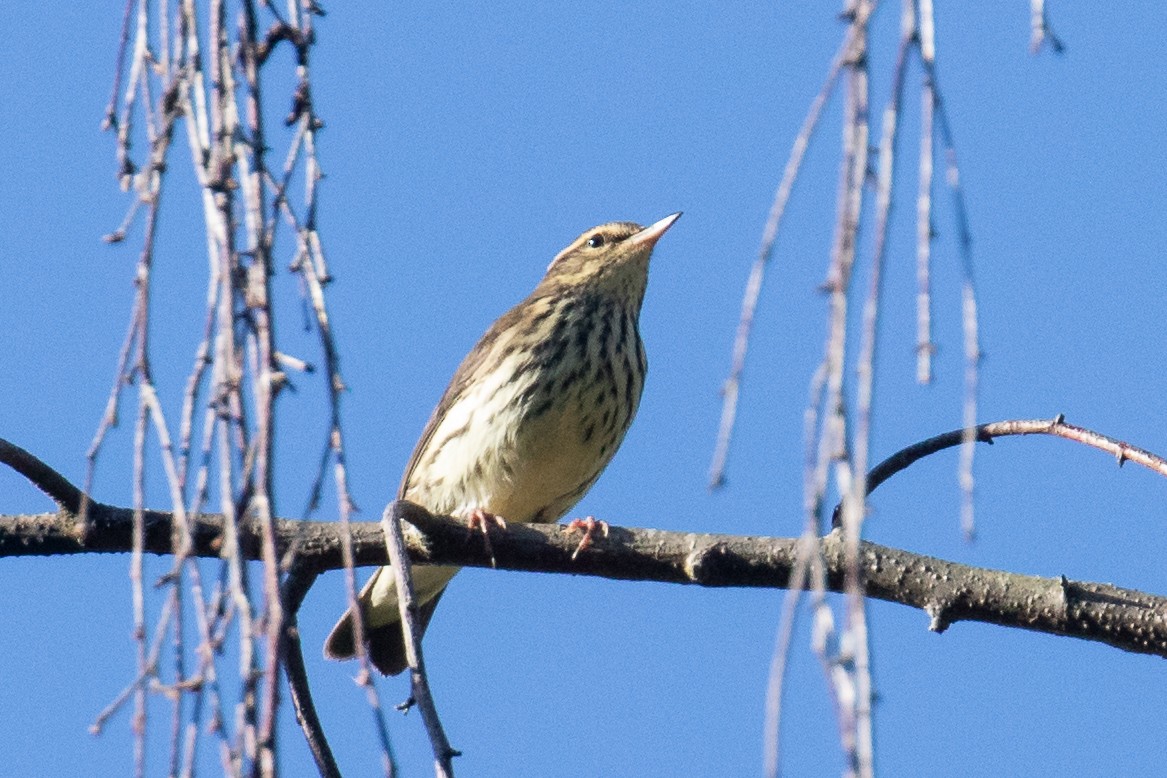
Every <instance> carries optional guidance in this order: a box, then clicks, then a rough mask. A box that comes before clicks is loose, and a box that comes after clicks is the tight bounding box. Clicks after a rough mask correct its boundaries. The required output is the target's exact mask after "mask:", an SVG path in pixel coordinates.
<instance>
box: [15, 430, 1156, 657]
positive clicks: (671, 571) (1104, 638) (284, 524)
mask: <svg viewBox="0 0 1167 778" xmlns="http://www.w3.org/2000/svg"><path fill="white" fill-rule="evenodd" d="M1038 432H1044V433H1047V434H1055V435H1061V436H1064V437H1068V438H1071V439H1073V440H1076V441H1078V442H1085V443H1089V444H1092V445H1096V446H1098V447H1099V448H1102V449H1103V450H1108V451H1109V450H1112V449H1114V448H1115V447H1117V449H1116V450H1117V451H1118V454H1117V455H1118V456H1119V457H1120V459H1119V461H1120V462H1121V461H1123V460H1128V459H1129V460H1132V461H1138V462H1140V463H1141V464H1145V465H1146V466H1148V467H1151V468H1152V469H1155V470H1159V471H1160V472H1162V470H1163V468H1162V460H1161V459H1159V458H1158V457H1156V456H1155V455H1153V454H1149V453H1148V452H1144V451H1142V450H1141V449H1137V448H1134V447H1132V446H1130V445H1129V444H1126V443H1122V442H1121V441H1113V440H1111V439H1108V438H1104V437H1103V436H1100V435H1098V434H1097V433H1093V432H1091V431H1089V430H1083V429H1081V428H1078V427H1071V426H1070V425H1066V424H1065V423H1064V422H1063V421H1062V419H1061V417H1058V418H1056V419H1054V420H1052V421H1045V422H1037V421H1035V422H998V423H995V424H990V425H983V426H982V427H980V428H978V437H980V438H982V439H985V438H991V437H995V436H998V435H1003V434H1033V433H1038ZM958 440H959V432H958V431H955V432H953V433H949V434H948V435H942V436H937V437H936V438H933V439H931V440H929V441H925V442H924V443H922V444H918V445H917V446H914V447H911V448H910V449H905V452H908V453H905V452H900V453H899V454H896V455H893V456H892V457H890V458H889V459H888V460H887V461H886V462H885V463H884V464H881V465H879V466H877V467H876V468H875V469H874V470H873V471H872V474H871V477H870V478H869V486H872V487H874V485H877V484H878V483H879V482H880V481H881V480H883V478H886V477H887V475H888V474H890V472H892V471H895V470H899V469H903V467H906V466H907V465H908V464H910V463H911V462H913V461H916V460H917V459H919V458H920V457H921V456H924V455H926V454H927V453H932V452H934V451H936V450H939V449H941V448H943V447H945V446H946V445H952V443H953V442H954V441H958ZM0 462H4V463H6V464H8V465H10V466H12V467H13V469H15V470H16V471H17V472H20V473H21V474H23V475H25V476H26V477H27V478H29V480H30V481H32V482H33V483H34V484H36V485H37V486H38V487H40V488H41V489H42V490H43V491H45V492H46V493H48V494H49V495H50V496H51V497H53V498H54V499H55V500H57V501H58V504H59V505H61V506H62V507H61V509H60V510H59V511H58V512H57V513H39V514H30V515H2V514H0V557H7V556H55V555H62V554H86V553H125V552H128V551H130V549H131V548H132V546H133V537H132V536H133V527H134V519H133V516H134V512H133V510H131V509H129V508H119V507H115V506H110V505H105V504H103V503H97V502H91V503H90V504H89V505H88V511H87V514H86V519H85V520H84V521H81V520H80V519H79V518H78V516H77V513H76V512H75V508H76V505H77V504H78V503H79V502H80V500H79V499H78V495H79V494H80V492H78V491H77V490H76V489H75V487H73V486H72V485H71V484H69V483H68V481H66V480H65V479H64V478H63V477H62V476H61V475H60V474H58V473H56V472H55V471H53V470H52V468H49V467H48V466H47V465H45V464H43V463H41V462H39V460H36V458H35V457H33V456H32V455H31V454H28V453H27V452H25V451H23V450H22V449H20V448H18V447H16V446H13V445H11V444H8V443H5V442H3V441H0ZM893 463H894V464H893ZM882 470H886V471H887V472H882V477H880V474H881V471H882ZM401 510H402V513H401V515H402V517H403V518H404V519H405V520H406V521H407V522H408V523H409V525H408V526H406V527H405V529H406V533H405V542H406V549H407V551H408V553H409V556H410V558H411V559H412V561H413V562H415V563H419V564H456V565H461V566H467V567H498V568H501V569H504V570H523V571H532V572H548V573H568V574H573V575H593V576H598V577H602V578H614V579H620V580H629V581H661V582H666V583H680V584H694V585H698V586H715V587H729V586H740V587H765V588H779V589H781V588H785V587H786V586H787V585H788V583H789V581H790V577H791V574H792V570H793V568H794V566H795V564H796V563H797V559H798V544H799V539H798V538H767V537H742V536H736V535H710V534H697V533H686V532H666V531H663V530H654V529H631V528H624V527H612V528H611V531H610V533H609V535H608V536H607V537H604V538H598V539H597V540H596V543H595V544H594V545H592V546H591V547H589V548H588V549H587V550H586V551H584V552H583V553H582V554H579V555H578V557H576V556H575V552H576V549H577V548H578V546H579V538H578V536H577V535H575V534H573V533H571V532H569V531H567V530H566V529H565V528H564V527H561V526H557V525H550V526H548V525H541V526H540V525H522V524H515V525H511V526H510V528H509V529H508V530H507V531H506V532H502V533H496V535H495V536H494V537H493V538H492V542H491V544H492V546H493V549H492V550H493V554H492V553H490V552H488V551H487V550H486V548H485V547H484V545H483V544H482V543H481V541H480V539H479V538H478V536H476V535H471V534H470V533H468V532H467V530H466V526H465V525H464V524H462V523H461V522H457V521H454V520H452V519H450V518H449V517H441V516H433V515H431V514H429V513H428V512H427V511H425V510H424V509H422V508H420V507H418V506H416V505H413V504H410V503H403V504H402V506H401ZM143 523H144V538H143V539H142V548H143V550H144V551H145V552H146V553H152V554H170V553H171V543H172V537H173V536H172V534H171V523H172V516H171V514H170V513H167V512H163V511H146V512H145V515H144V517H143ZM189 523H190V527H191V548H190V549H189V551H188V553H189V554H191V555H194V556H202V557H216V556H219V553H220V550H221V545H222V533H223V528H224V526H223V517H222V516H221V515H218V514H201V515H198V516H193V517H190V518H189ZM274 533H275V537H274V540H275V544H276V550H277V554H278V556H279V558H282V559H284V560H285V562H287V561H289V560H292V559H294V560H295V564H296V565H297V567H299V568H300V569H301V570H302V571H304V572H307V573H311V572H324V571H327V570H339V569H341V568H343V566H344V561H343V559H342V555H341V531H340V527H339V525H338V524H336V523H331V522H320V521H299V520H294V519H279V520H276V522H275V526H274ZM352 541H353V557H354V560H355V562H356V564H357V565H362V566H367V565H384V564H386V562H387V561H388V558H387V555H386V552H385V540H384V536H383V534H382V531H381V526H380V524H378V523H376V522H364V523H357V524H353V525H352ZM238 543H239V551H240V554H241V555H242V557H243V558H244V559H248V560H255V561H258V560H261V559H262V558H263V554H262V535H261V527H260V525H259V523H258V522H255V521H252V520H246V521H242V522H240V524H239V535H238ZM818 543H819V545H820V549H819V551H820V553H821V554H822V559H823V561H824V565H825V567H826V575H827V586H828V588H829V589H831V590H832V591H836V592H838V591H842V590H843V580H844V574H845V567H846V564H845V560H844V552H843V543H842V539H841V538H840V537H839V533H838V532H832V533H831V534H829V535H827V536H826V537H824V538H820V539H819V540H818ZM859 562H860V566H861V568H862V579H863V585H864V589H865V591H866V594H867V595H868V596H870V597H874V598H876V599H880V600H886V601H888V602H898V603H901V604H903V605H909V606H912V607H916V608H920V609H921V610H924V611H925V612H926V613H928V614H929V616H930V617H931V624H930V627H931V629H933V630H935V631H938V632H939V631H943V630H944V629H945V628H947V626H948V625H949V624H951V623H953V622H956V621H982V622H987V623H990V624H1000V625H1002V626H1008V627H1017V628H1021V629H1028V630H1033V631H1036V632H1045V633H1048V634H1053V635H1067V636H1070V637H1078V638H1082V639H1085V640H1093V641H1097V642H1101V643H1106V644H1109V645H1112V646H1115V647H1116V648H1121V649H1123V650H1124V651H1132V652H1136V653H1143V654H1155V655H1157V656H1164V657H1167V597H1161V596H1157V595H1153V594H1147V593H1144V592H1139V591H1135V590H1132V589H1122V588H1119V587H1117V586H1111V585H1109V584H1099V583H1087V582H1078V581H1071V580H1069V579H1068V578H1066V577H1065V576H1061V577H1059V578H1041V577H1038V576H1030V575H1020V574H1017V573H1010V572H1004V571H998V570H989V569H985V568H977V567H970V566H968V565H962V564H959V563H956V562H949V561H945V560H942V559H936V558H933V557H927V556H922V555H920V554H914V553H911V552H909V551H902V550H899V549H893V548H888V547H886V546H881V545H878V544H875V543H870V542H863V543H862V544H861V546H860V559H859Z"/></svg>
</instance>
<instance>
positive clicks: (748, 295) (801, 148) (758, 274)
mask: <svg viewBox="0 0 1167 778" xmlns="http://www.w3.org/2000/svg"><path fill="white" fill-rule="evenodd" d="M851 38H852V32H851V29H850V28H848V31H847V34H846V35H845V36H844V38H843V42H842V43H841V44H840V45H839V50H838V51H837V52H836V53H835V56H834V59H832V60H831V65H830V67H829V68H828V70H827V77H826V79H825V80H824V81H823V85H822V87H821V88H820V89H819V93H818V94H817V95H816V96H815V98H814V100H812V101H811V104H810V108H809V109H807V112H806V118H805V119H803V120H802V128H801V129H800V130H799V131H798V136H797V137H796V138H795V139H794V146H793V147H792V148H791V149H790V156H789V157H787V159H786V168H785V170H783V172H782V181H781V182H780V183H779V184H778V189H777V190H776V191H775V193H774V202H773V203H772V204H771V205H770V214H769V216H767V217H766V227H765V229H764V230H763V231H762V244H761V246H759V247H758V256H757V258H756V259H755V260H754V265H753V267H752V268H751V269H750V277H749V280H748V281H747V282H746V291H745V295H744V296H743V297H742V309H741V315H740V317H739V320H738V325H737V334H736V335H735V337H734V342H733V362H732V364H731V366H730V370H729V377H728V378H726V379H725V383H724V384H723V385H722V388H721V396H722V406H721V422H720V425H719V428H718V431H717V444H716V445H715V447H714V451H713V463H712V464H711V465H710V466H709V488H710V489H717V488H719V487H721V486H723V485H724V484H725V465H726V461H727V460H728V458H729V445H730V441H731V439H732V438H733V428H734V423H735V422H736V420H737V401H738V395H739V394H740V393H741V381H742V373H743V372H744V371H745V366H746V352H747V351H748V350H749V344H750V333H751V332H752V331H753V328H754V312H755V311H756V310H757V307H758V298H759V297H760V296H761V294H762V281H763V279H764V278H765V275H766V267H767V265H769V264H770V258H771V256H772V255H773V253H774V242H775V240H777V238H778V229H779V227H780V226H781V225H782V217H783V216H784V215H785V214H786V204H787V202H789V200H790V193H791V192H792V191H793V190H794V182H795V181H796V180H798V173H799V171H800V170H802V160H803V158H804V157H805V156H806V150H807V148H808V147H809V146H810V140H811V138H812V137H814V133H815V129H816V128H817V127H818V123H819V117H821V116H822V113H823V108H824V107H825V106H826V104H827V101H828V100H829V99H830V97H831V93H832V92H833V91H834V89H835V84H837V83H838V81H839V73H840V72H841V71H842V68H843V63H844V60H845V58H846V56H847V53H848V52H849V51H850V50H851V45H852V40H851Z"/></svg>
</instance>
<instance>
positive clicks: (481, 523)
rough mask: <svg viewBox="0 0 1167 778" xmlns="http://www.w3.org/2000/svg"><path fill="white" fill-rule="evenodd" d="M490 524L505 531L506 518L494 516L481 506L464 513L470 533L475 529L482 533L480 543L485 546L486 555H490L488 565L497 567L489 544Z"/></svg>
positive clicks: (492, 549)
mask: <svg viewBox="0 0 1167 778" xmlns="http://www.w3.org/2000/svg"><path fill="white" fill-rule="evenodd" d="M492 524H493V525H494V526H496V527H498V528H499V529H500V530H503V531H506V528H507V523H506V519H504V518H503V517H502V516H495V515H494V514H493V513H490V512H488V511H484V510H483V509H482V508H475V509H474V510H472V511H470V513H468V514H467V515H466V528H467V529H469V530H470V532H471V534H473V533H474V531H475V530H478V531H479V532H481V533H482V545H483V546H484V547H485V548H486V554H487V556H489V557H490V566H491V567H498V564H497V563H496V562H495V560H494V548H493V547H492V546H491V545H490V526H491V525H492Z"/></svg>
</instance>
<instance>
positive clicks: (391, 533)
mask: <svg viewBox="0 0 1167 778" xmlns="http://www.w3.org/2000/svg"><path fill="white" fill-rule="evenodd" d="M405 513H406V512H405V504H404V503H403V502H401V501H400V500H396V501H394V502H391V503H389V505H387V506H386V507H385V511H384V513H382V514H381V529H382V531H383V532H384V534H385V547H386V549H388V551H389V561H390V562H391V563H392V565H393V577H394V581H395V583H396V584H397V606H398V609H399V610H400V613H401V625H402V632H403V635H404V639H405V656H406V659H408V660H409V677H410V688H411V690H412V692H411V695H410V702H411V703H413V704H416V705H417V708H418V710H419V711H420V712H421V719H422V721H423V722H424V724H425V730H426V734H428V735H429V739H430V746H431V748H432V749H433V753H434V771H435V774H436V775H437V776H438V778H454V757H455V756H459V753H458V752H457V751H455V750H454V749H453V748H452V747H451V746H450V741H449V740H448V739H447V738H446V731H445V729H444V728H443V727H442V720H441V719H440V718H439V717H438V708H437V705H435V704H434V697H433V694H432V692H430V685H429V678H428V677H427V675H426V671H425V654H424V653H423V652H422V648H421V630H419V629H418V626H417V625H418V616H417V602H416V598H415V597H414V592H413V574H412V572H411V569H410V563H409V554H408V552H407V551H406V549H405V537H404V535H403V533H402V526H401V525H402V521H403V516H404V515H405ZM487 554H488V555H491V552H490V551H489V550H487Z"/></svg>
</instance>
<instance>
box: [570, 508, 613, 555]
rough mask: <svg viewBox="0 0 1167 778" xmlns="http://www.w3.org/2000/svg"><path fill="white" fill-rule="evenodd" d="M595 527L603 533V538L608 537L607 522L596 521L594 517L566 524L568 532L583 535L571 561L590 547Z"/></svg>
mask: <svg viewBox="0 0 1167 778" xmlns="http://www.w3.org/2000/svg"><path fill="white" fill-rule="evenodd" d="M596 527H599V528H600V531H601V532H603V533H604V537H608V522H606V521H596V517H595V516H588V517H587V518H585V519H572V520H571V521H569V522H568V523H567V525H566V526H565V529H566V530H567V531H568V532H582V533H583V538H581V539H580V541H579V545H578V546H576V547H575V551H574V552H573V553H572V555H571V558H572V559H575V558H576V557H577V556H579V552H581V551H583V550H584V549H585V548H588V547H589V546H591V545H592V536H593V535H595V532H596Z"/></svg>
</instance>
